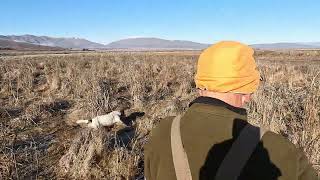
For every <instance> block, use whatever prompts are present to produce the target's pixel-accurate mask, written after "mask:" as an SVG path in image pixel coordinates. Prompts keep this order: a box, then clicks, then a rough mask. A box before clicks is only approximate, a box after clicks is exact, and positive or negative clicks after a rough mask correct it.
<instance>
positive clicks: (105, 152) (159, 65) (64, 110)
mask: <svg viewBox="0 0 320 180" xmlns="http://www.w3.org/2000/svg"><path fill="white" fill-rule="evenodd" d="M299 53H300V52H298V53H297V52H282V53H280V54H277V53H274V52H259V53H258V56H257V58H258V59H261V60H260V61H259V68H260V71H261V72H262V74H263V76H264V79H265V81H264V82H263V84H262V85H261V88H260V89H259V91H258V92H257V93H256V95H255V96H254V101H253V102H252V103H250V104H249V105H248V107H247V108H248V112H249V118H250V121H251V122H253V123H256V124H263V125H264V126H267V127H269V128H270V129H271V130H273V131H275V132H277V133H280V134H282V135H284V136H286V137H288V139H290V141H292V142H293V143H295V144H296V145H297V146H298V147H301V148H302V149H303V150H304V151H305V152H306V154H307V156H308V158H309V160H310V161H311V162H312V163H313V164H314V166H315V167H316V168H318V170H319V172H320V169H319V164H320V151H319V149H320V141H319V137H320V132H319V131H318V129H319V128H320V119H319V117H320V75H319V71H320V61H312V62H307V60H308V57H310V58H311V57H312V58H311V59H312V60H316V59H317V58H319V52H318V51H312V52H304V51H302V53H303V54H302V55H300V54H299ZM307 53H309V55H308V54H307ZM301 57H302V58H304V59H305V61H290V62H289V61H288V60H301ZM196 59H197V54H196V53H194V54H193V53H189V54H186V55H184V54H183V53H138V52H137V53H120V52H118V53H113V52H108V53H101V52H99V53H85V54H83V53H81V54H80V53H79V54H56V55H54V54H52V55H43V54H42V55H41V54H40V55H24V56H12V57H9V56H7V57H0V139H1V140H0V179H24V178H58V177H60V178H73V179H79V178H91V179H100V178H104V179H142V178H143V145H144V144H145V143H146V141H147V140H148V135H149V132H150V129H151V128H152V127H153V126H154V125H155V124H157V122H159V121H160V120H161V118H163V117H165V116H168V115H176V114H178V113H182V112H183V111H185V110H186V109H187V107H188V103H189V102H190V101H191V100H192V99H193V98H194V97H195V96H196V92H195V89H194V87H195V84H194V82H193V77H194V73H195V65H196ZM273 59H275V60H276V61H273ZM282 59H284V60H283V61H280V60H282ZM112 110H124V112H125V117H123V119H124V120H125V123H126V124H127V127H123V126H116V127H114V128H112V129H109V130H105V129H103V130H101V131H98V132H92V131H90V130H87V129H83V128H81V127H79V126H76V125H75V123H74V121H75V120H77V119H80V118H81V119H82V118H85V117H92V116H95V115H99V114H103V113H106V112H109V111H112Z"/></svg>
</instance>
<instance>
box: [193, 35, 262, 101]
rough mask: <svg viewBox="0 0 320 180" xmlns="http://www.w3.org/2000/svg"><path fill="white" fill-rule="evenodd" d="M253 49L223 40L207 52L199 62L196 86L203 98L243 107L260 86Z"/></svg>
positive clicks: (202, 54) (201, 56)
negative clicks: (216, 99)
mask: <svg viewBox="0 0 320 180" xmlns="http://www.w3.org/2000/svg"><path fill="white" fill-rule="evenodd" d="M253 53H254V51H253V49H252V48H250V47H249V46H247V45H244V44H241V43H239V42H233V41H223V42H219V43H217V44H214V45H212V46H210V47H209V48H207V49H206V50H204V51H203V52H202V53H201V55H200V57H199V60H198V67H197V74H196V77H195V82H196V86H197V88H198V89H199V94H200V96H208V97H214V98H218V99H220V100H223V101H225V102H227V103H229V104H231V105H233V106H236V107H242V106H243V105H244V104H245V103H246V102H248V101H249V100H250V98H251V94H252V93H253V92H255V91H256V90H257V88H258V86H259V80H260V74H259V72H258V70H257V68H256V63H255V60H254V57H253Z"/></svg>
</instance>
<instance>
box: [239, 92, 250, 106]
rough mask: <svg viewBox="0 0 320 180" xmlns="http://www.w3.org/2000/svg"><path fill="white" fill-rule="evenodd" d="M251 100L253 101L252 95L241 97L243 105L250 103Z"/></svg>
mask: <svg viewBox="0 0 320 180" xmlns="http://www.w3.org/2000/svg"><path fill="white" fill-rule="evenodd" d="M250 100H251V94H244V95H242V97H241V101H242V103H243V104H244V103H247V102H249V101H250Z"/></svg>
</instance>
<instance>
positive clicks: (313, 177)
mask: <svg viewBox="0 0 320 180" xmlns="http://www.w3.org/2000/svg"><path fill="white" fill-rule="evenodd" d="M298 156H299V157H298V158H299V170H298V176H299V177H298V179H299V180H320V178H319V177H318V176H317V172H316V170H315V169H314V168H313V167H312V165H311V164H310V163H309V162H308V159H307V157H306V156H305V155H304V153H303V152H302V151H300V152H299V155H298Z"/></svg>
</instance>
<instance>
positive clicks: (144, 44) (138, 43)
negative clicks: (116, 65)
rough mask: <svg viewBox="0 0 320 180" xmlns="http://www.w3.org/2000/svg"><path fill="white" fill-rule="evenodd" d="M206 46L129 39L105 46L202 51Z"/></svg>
mask: <svg viewBox="0 0 320 180" xmlns="http://www.w3.org/2000/svg"><path fill="white" fill-rule="evenodd" d="M208 46H209V45H208V44H201V43H196V42H192V41H181V40H165V39H159V38H129V39H122V40H119V41H115V42H112V43H110V44H108V45H106V48H109V49H204V48H206V47H208Z"/></svg>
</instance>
